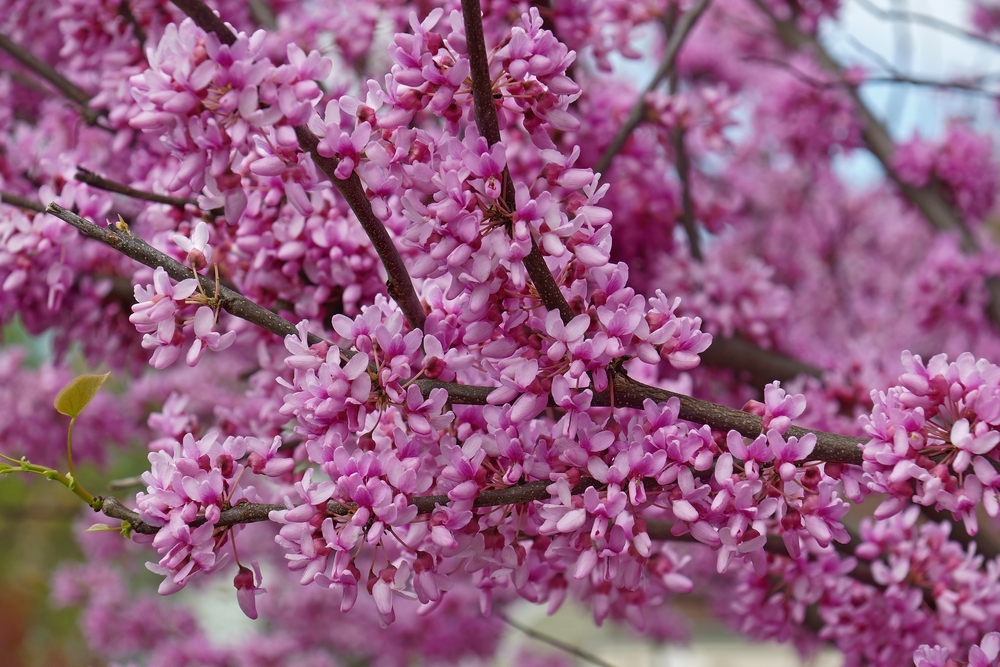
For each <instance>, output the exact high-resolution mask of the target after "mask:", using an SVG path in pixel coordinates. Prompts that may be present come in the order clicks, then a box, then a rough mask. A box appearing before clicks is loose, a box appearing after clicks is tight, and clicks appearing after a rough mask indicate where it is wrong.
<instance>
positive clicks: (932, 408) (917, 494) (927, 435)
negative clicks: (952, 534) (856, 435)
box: [864, 352, 1000, 535]
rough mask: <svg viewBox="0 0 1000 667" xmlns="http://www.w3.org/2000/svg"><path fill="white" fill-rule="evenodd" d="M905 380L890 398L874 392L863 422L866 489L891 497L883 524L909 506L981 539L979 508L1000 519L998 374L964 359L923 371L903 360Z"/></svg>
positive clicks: (916, 362) (910, 358) (881, 512)
mask: <svg viewBox="0 0 1000 667" xmlns="http://www.w3.org/2000/svg"><path fill="white" fill-rule="evenodd" d="M903 367H904V369H905V371H906V372H905V373H904V374H903V375H901V376H900V377H899V384H898V385H896V386H895V387H892V388H890V389H889V390H888V391H887V392H872V400H873V401H874V403H875V408H874V410H873V411H872V415H871V417H870V418H865V419H864V424H865V432H866V433H867V434H868V435H869V436H871V440H870V441H869V442H868V443H867V444H866V445H865V447H864V458H865V466H864V468H865V478H866V481H867V484H868V487H869V488H870V489H871V490H873V491H877V492H880V493H885V494H887V495H888V496H889V498H888V499H886V500H885V501H883V503H882V505H881V506H880V507H879V509H878V510H877V511H876V516H877V517H888V516H892V515H893V514H895V513H897V512H899V511H900V510H901V509H903V507H905V506H906V503H908V502H911V501H912V502H915V503H917V504H920V505H925V506H928V507H934V508H936V509H945V510H948V511H950V512H951V513H952V514H953V515H954V516H955V518H956V519H961V520H962V521H964V522H965V527H966V530H968V531H969V533H970V534H973V535H974V534H976V532H977V530H978V521H977V519H976V512H975V508H976V506H977V505H979V503H980V502H983V503H984V505H985V507H986V511H987V513H988V514H989V515H990V516H997V514H998V513H1000V503H998V495H997V492H998V489H1000V473H998V472H997V468H998V465H1000V464H998V460H1000V450H998V449H997V445H998V444H1000V430H998V429H997V425H998V424H1000V367H997V366H995V365H993V364H991V363H989V362H988V361H985V360H982V359H981V360H978V361H977V360H976V358H975V357H973V356H972V355H971V354H968V353H965V354H962V355H960V356H959V357H958V359H957V360H955V361H953V362H951V363H948V357H947V356H946V355H943V354H941V355H937V356H935V357H933V358H932V359H931V360H930V362H928V363H927V365H926V366H925V365H924V363H923V361H922V360H921V359H920V357H919V356H917V355H913V354H910V353H909V352H905V353H904V354H903Z"/></svg>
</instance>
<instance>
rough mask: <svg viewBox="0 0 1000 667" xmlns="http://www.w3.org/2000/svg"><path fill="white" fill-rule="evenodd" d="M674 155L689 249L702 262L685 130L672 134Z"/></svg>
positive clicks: (683, 222) (678, 128) (682, 219)
mask: <svg viewBox="0 0 1000 667" xmlns="http://www.w3.org/2000/svg"><path fill="white" fill-rule="evenodd" d="M671 135H672V136H671V139H672V140H673V144H674V154H675V155H676V156H677V176H678V178H680V181H681V223H682V224H683V225H684V233H685V234H687V238H688V248H689V249H690V251H691V257H693V258H694V259H695V261H698V262H700V261H702V254H701V243H700V242H699V240H698V222H697V220H696V218H695V211H694V198H693V197H692V196H691V161H690V160H689V159H688V155H687V150H686V149H685V148H684V130H682V129H681V128H680V127H676V128H674V131H673V132H672V133H671Z"/></svg>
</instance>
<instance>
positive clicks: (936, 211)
mask: <svg viewBox="0 0 1000 667" xmlns="http://www.w3.org/2000/svg"><path fill="white" fill-rule="evenodd" d="M753 1H754V3H755V4H756V5H757V7H758V8H759V9H760V10H761V12H763V13H764V14H765V15H766V16H767V17H768V18H769V19H770V20H771V22H772V23H773V24H774V27H775V30H776V32H777V35H778V38H779V39H780V40H781V42H782V43H783V44H784V45H785V46H786V47H788V48H790V49H801V48H806V49H809V50H811V51H812V53H813V54H814V55H815V56H816V59H817V60H818V61H819V64H820V65H821V66H822V67H823V69H825V70H827V71H828V72H831V73H832V74H833V75H834V76H835V77H836V78H837V79H843V78H844V75H843V70H842V68H841V67H840V65H839V64H837V62H836V61H835V60H834V59H833V58H832V57H831V56H830V54H829V53H828V52H827V51H826V49H824V48H823V45H822V44H820V42H819V40H817V39H816V38H815V37H813V36H812V35H808V34H806V33H804V32H802V30H800V29H799V26H798V24H797V23H796V22H795V21H794V20H786V19H779V18H778V17H777V16H775V15H774V14H773V13H772V12H771V10H770V9H769V8H768V7H767V6H766V5H765V4H764V2H763V0H753ZM847 94H848V95H850V97H851V99H852V100H853V102H854V106H855V109H856V110H857V112H858V115H859V116H860V117H861V121H862V124H863V125H864V129H863V130H862V137H863V139H864V141H865V145H866V146H868V150H869V151H871V152H872V154H873V155H874V156H875V158H876V159H877V160H878V161H879V162H880V163H881V165H882V168H883V169H884V170H885V173H886V174H887V175H888V176H889V178H890V179H891V180H892V181H893V182H894V183H895V184H896V187H898V188H899V191H900V192H901V193H902V194H903V197H905V198H906V199H907V200H908V201H909V202H910V203H911V204H913V205H914V206H915V207H916V208H917V210H919V211H920V213H921V214H922V215H923V217H924V218H925V219H926V220H927V222H929V223H930V224H931V226H932V227H934V228H935V229H938V230H941V231H949V230H953V231H957V232H958V233H959V234H960V236H961V239H962V249H963V250H964V251H965V252H967V253H971V252H975V251H976V250H977V248H976V242H975V240H974V239H973V238H972V234H971V233H970V232H969V228H968V226H966V224H965V222H964V221H963V220H962V219H961V218H960V217H959V216H958V214H957V213H956V212H955V210H954V209H953V208H952V207H951V205H950V204H949V203H948V201H947V200H946V199H945V198H944V196H943V195H942V194H941V191H940V189H939V188H938V187H937V186H936V185H935V184H934V183H933V182H931V183H929V184H927V185H924V186H922V187H917V186H914V185H910V184H909V183H906V182H904V181H903V180H902V179H900V178H899V175H898V174H897V173H896V172H895V170H894V169H893V164H892V158H893V153H894V152H895V149H896V145H895V143H894V142H893V140H892V137H891V136H890V135H889V131H888V130H887V129H886V128H885V126H883V125H882V123H880V122H879V120H878V119H877V118H876V117H875V114H873V113H872V111H871V110H870V109H869V108H868V106H867V105H866V104H865V103H864V100H862V99H861V95H860V94H859V92H858V90H857V89H856V88H848V89H847ZM986 288H987V291H988V292H989V295H990V302H989V305H988V306H987V314H988V315H989V317H990V319H991V320H992V321H993V322H994V324H997V325H1000V278H997V277H996V276H990V277H988V278H987V279H986Z"/></svg>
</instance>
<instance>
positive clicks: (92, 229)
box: [45, 203, 323, 345]
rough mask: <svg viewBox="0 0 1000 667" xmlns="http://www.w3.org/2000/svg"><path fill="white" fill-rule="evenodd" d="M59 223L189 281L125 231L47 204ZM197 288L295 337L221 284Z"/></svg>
mask: <svg viewBox="0 0 1000 667" xmlns="http://www.w3.org/2000/svg"><path fill="white" fill-rule="evenodd" d="M45 210H46V212H47V213H51V214H52V215H54V216H56V217H57V218H59V219H60V220H63V221H65V222H68V223H69V224H71V225H73V226H74V227H76V228H77V229H78V230H80V232H81V233H82V234H83V235H84V236H88V237H90V238H92V239H96V240H98V241H100V242H102V243H104V244H106V245H109V246H111V247H112V248H114V249H115V250H117V251H118V252H120V253H122V254H123V255H126V256H128V257H131V258H132V259H134V260H135V261H137V262H139V263H141V264H145V265H146V266H148V267H151V268H156V267H163V269H164V270H165V271H166V272H167V275H169V276H170V277H171V278H173V279H174V280H178V281H180V280H185V279H187V278H191V277H192V276H193V275H194V272H193V271H192V270H191V267H188V266H185V265H183V264H181V263H180V262H178V261H177V260H176V259H174V258H173V257H170V256H169V255H166V254H164V253H162V252H160V251H159V250H157V249H156V248H154V247H153V246H151V245H149V244H148V243H146V242H145V241H143V240H142V239H140V238H138V237H136V236H133V235H131V234H130V233H128V232H124V231H116V230H111V229H109V228H106V227H100V226H98V225H95V224H94V223H93V222H90V221H89V220H85V219H84V218H81V217H80V216H78V215H77V214H76V213H73V212H72V211H69V210H67V209H65V208H63V207H62V206H59V205H58V204H56V203H52V204H49V206H48V208H46V209H45ZM198 281H199V283H200V284H201V288H202V289H203V290H204V291H205V293H206V294H213V293H214V292H215V290H216V288H218V290H219V301H220V303H221V305H222V308H223V310H225V311H226V312H227V313H230V314H231V315H234V316H236V317H239V318H240V319H243V320H246V321H247V322H251V323H252V324H256V325H257V326H259V327H261V328H262V329H266V330H267V331H270V332H271V333H273V334H275V335H277V336H298V330H296V328H295V325H294V324H292V323H291V322H289V321H288V320H286V319H285V318H283V317H281V316H280V315H277V314H275V313H272V312H271V311H270V310H268V309H267V308H264V307H263V306H260V305H258V304H257V303H254V302H253V301H251V300H250V299H248V298H246V297H245V296H243V295H242V294H240V293H239V292H236V291H235V290H232V289H230V288H228V287H226V286H225V285H216V283H215V280H213V279H211V278H209V277H207V276H202V275H199V276H198ZM308 342H309V344H310V345H315V344H316V343H321V342H323V339H322V338H320V337H319V336H316V335H314V334H309V338H308Z"/></svg>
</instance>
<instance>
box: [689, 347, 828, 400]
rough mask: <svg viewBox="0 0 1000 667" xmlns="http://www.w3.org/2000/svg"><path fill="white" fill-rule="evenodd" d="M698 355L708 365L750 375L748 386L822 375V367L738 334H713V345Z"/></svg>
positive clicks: (761, 385)
mask: <svg viewBox="0 0 1000 667" xmlns="http://www.w3.org/2000/svg"><path fill="white" fill-rule="evenodd" d="M699 356H701V361H702V363H703V364H706V365H708V366H716V367H719V368H728V369H730V370H733V371H735V372H737V373H747V374H749V376H750V384H751V386H753V387H756V388H758V389H759V388H761V387H763V386H764V385H766V384H768V383H769V382H773V381H775V380H781V381H785V380H791V379H792V378H794V377H798V376H799V375H808V376H811V377H814V378H822V377H823V369H821V368H817V367H815V366H812V365H810V364H807V363H805V362H802V361H799V360H798V359H795V358H793V357H789V356H787V355H784V354H781V353H780V352H775V351H774V350H765V349H763V348H760V347H758V346H756V345H754V344H753V343H751V342H749V341H747V340H744V339H743V338H740V337H739V336H733V337H731V338H723V337H722V336H715V337H714V338H713V339H712V344H711V345H709V346H708V349H707V350H705V351H704V352H702V353H701V354H700V355H699Z"/></svg>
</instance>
